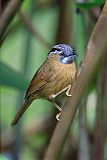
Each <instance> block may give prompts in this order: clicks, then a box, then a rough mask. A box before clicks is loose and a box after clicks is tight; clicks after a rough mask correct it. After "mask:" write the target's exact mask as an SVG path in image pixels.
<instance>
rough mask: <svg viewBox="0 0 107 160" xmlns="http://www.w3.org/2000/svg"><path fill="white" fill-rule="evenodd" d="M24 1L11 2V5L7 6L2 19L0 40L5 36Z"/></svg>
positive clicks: (0, 22)
mask: <svg viewBox="0 0 107 160" xmlns="http://www.w3.org/2000/svg"><path fill="white" fill-rule="evenodd" d="M22 1H23V0H10V1H9V3H8V4H7V6H6V8H5V10H4V12H3V14H2V16H1V19H0V39H1V38H2V36H3V35H4V33H5V31H6V29H7V27H8V25H9V24H10V22H11V21H12V19H13V17H14V15H15V14H16V12H17V10H18V9H19V7H20V5H21V3H22Z"/></svg>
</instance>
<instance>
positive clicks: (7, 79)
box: [0, 62, 29, 91]
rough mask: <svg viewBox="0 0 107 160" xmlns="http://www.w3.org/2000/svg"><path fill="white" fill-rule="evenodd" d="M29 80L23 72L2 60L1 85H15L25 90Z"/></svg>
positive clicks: (0, 70) (0, 64)
mask: <svg viewBox="0 0 107 160" xmlns="http://www.w3.org/2000/svg"><path fill="white" fill-rule="evenodd" d="M28 82H29V81H28V80H27V79H26V78H25V77H24V75H22V74H21V73H19V72H17V71H15V70H14V69H12V68H11V67H9V66H8V65H6V64H4V63H3V62H0V85H4V86H9V87H13V88H16V89H19V90H21V91H24V90H25V89H26V88H27V86H28Z"/></svg>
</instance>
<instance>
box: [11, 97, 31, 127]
mask: <svg viewBox="0 0 107 160" xmlns="http://www.w3.org/2000/svg"><path fill="white" fill-rule="evenodd" d="M31 103H32V101H29V100H27V99H26V100H25V102H24V103H23V104H22V106H21V108H20V110H19V111H18V112H17V114H16V116H15V118H14V119H13V121H12V123H11V126H12V127H14V126H15V125H16V124H17V122H18V121H19V119H20V118H21V117H22V116H23V114H24V112H25V111H26V110H27V108H28V107H29V105H30V104H31Z"/></svg>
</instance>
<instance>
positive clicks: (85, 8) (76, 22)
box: [0, 0, 107, 160]
mask: <svg viewBox="0 0 107 160" xmlns="http://www.w3.org/2000/svg"><path fill="white" fill-rule="evenodd" d="M104 2H105V1H104V0H100V1H99V0H91V1H88V2H85V1H84V2H81V3H80V2H79V1H78V2H77V1H66V2H64V1H60V0H59V1H53V0H40V1H37V0H36V1H35V0H32V1H30V0H28V1H24V2H23V4H22V6H21V10H22V11H24V13H25V15H26V16H28V17H29V18H30V20H31V23H32V25H33V27H34V29H35V30H37V32H38V33H39V34H40V35H41V36H42V37H43V39H44V40H45V41H46V42H47V43H49V44H50V45H54V44H56V42H58V41H57V38H56V37H58V35H57V34H58V27H59V26H60V24H59V20H60V16H61V15H60V14H59V13H60V11H61V8H60V7H61V5H59V4H60V3H69V7H71V9H70V11H71V14H72V20H71V19H68V20H69V21H72V23H71V25H72V26H71V30H72V32H71V33H72V34H70V36H71V39H72V44H73V45H74V47H75V50H76V52H77V54H78V55H79V56H78V58H77V61H76V63H77V66H79V65H80V62H81V60H82V58H83V57H84V52H85V47H86V44H87V42H88V39H89V37H90V35H91V32H92V30H93V27H94V25H95V23H96V21H95V20H94V19H93V17H92V16H91V15H94V12H91V9H94V8H96V7H97V9H101V8H102V6H103V4H104ZM63 6H65V5H63ZM64 11H65V8H64ZM95 11H96V10H95ZM32 12H33V13H32ZM66 12H67V9H66ZM66 14H67V13H65V15H66ZM94 16H96V14H95V15H94ZM65 17H66V16H65ZM62 18H63V19H64V17H62ZM67 18H68V17H67ZM67 18H65V21H64V22H63V23H65V22H67V20H66V19H67ZM97 18H98V17H96V19H97ZM63 26H65V24H63ZM63 26H62V27H63ZM60 30H61V31H62V30H63V29H62V28H61V26H60ZM8 31H9V32H8V34H7V36H6V37H5V39H4V41H3V43H2V46H1V53H0V54H1V57H0V61H1V62H0V69H1V71H0V85H1V128H2V130H1V131H2V155H1V157H0V159H1V160H3V159H7V160H9V159H10V160H12V159H15V160H17V159H20V160H25V159H26V160H34V159H37V160H40V159H43V155H44V152H45V150H46V148H47V145H48V143H49V140H50V137H51V135H52V133H53V130H54V127H55V124H56V120H55V116H54V113H55V111H56V109H54V108H53V107H52V106H51V103H50V102H47V101H42V100H36V101H35V102H33V104H32V105H31V107H29V110H28V112H26V114H25V115H24V116H23V118H22V119H23V123H22V124H21V125H20V126H19V128H18V131H19V132H20V135H21V136H20V137H18V134H15V131H14V130H16V129H13V128H11V126H10V123H11V120H12V118H13V117H14V115H15V113H16V111H15V110H17V108H18V106H19V103H21V100H20V101H19V99H20V98H19V96H20V97H21V98H23V95H22V94H23V92H24V91H25V90H26V88H27V86H28V83H29V81H30V80H31V78H32V76H33V75H34V73H35V71H37V69H38V68H39V67H40V65H41V64H42V63H43V62H44V60H45V58H46V56H47V53H48V51H49V48H47V46H46V45H45V44H44V43H43V41H41V40H40V39H39V38H38V35H37V36H34V35H33V34H32V33H31V32H30V30H29V29H28V26H26V24H24V22H23V21H22V20H21V17H20V14H19V12H17V14H16V16H15V17H14V19H13V20H12V22H11V24H10V25H9V27H8ZM63 32H66V27H65V28H64V31H63ZM63 32H62V34H63ZM62 37H63V39H64V36H62ZM63 41H64V40H63ZM66 42H67V40H65V43H66ZM70 44H71V43H70ZM98 75H99V67H98V68H97V70H96V71H95V72H94V74H93V77H92V79H91V80H90V84H89V86H88V87H87V92H88V95H87V102H86V116H87V130H88V133H87V134H88V135H87V137H88V139H89V148H90V155H91V158H90V159H93V157H92V156H93V152H94V150H93V148H92V145H94V146H95V144H94V136H95V134H94V132H95V130H94V127H95V117H96V104H97V96H98V95H97V94H98V93H97V81H98ZM83 98H84V97H83ZM105 98H107V97H105ZM77 117H78V115H76V118H75V120H74V123H73V126H72V127H71V131H70V135H69V137H68V140H67V142H66V145H65V148H64V151H63V154H62V159H68V160H69V159H73V160H76V159H79V157H78V150H79V148H78V137H79V133H80V130H79V122H78V120H77V119H78V118H77ZM79 138H80V137H79ZM14 139H16V140H15V141H14ZM19 139H20V140H21V143H20V144H19V153H17V149H16V150H15V147H14V146H16V147H17V145H16V144H17V141H20V140H19ZM68 141H69V142H68ZM104 145H105V148H104V158H105V159H107V154H106V149H107V142H105V144H104ZM83 147H84V146H83ZM69 148H70V151H69ZM71 151H72V152H71ZM16 155H17V156H16ZM16 157H17V158H16ZM99 160H100V159H99Z"/></svg>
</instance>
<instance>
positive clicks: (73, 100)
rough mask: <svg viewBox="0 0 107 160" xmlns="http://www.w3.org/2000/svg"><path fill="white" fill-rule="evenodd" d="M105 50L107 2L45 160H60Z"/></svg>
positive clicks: (106, 46) (106, 45)
mask: <svg viewBox="0 0 107 160" xmlns="http://www.w3.org/2000/svg"><path fill="white" fill-rule="evenodd" d="M105 50H106V51H107V0H106V3H105V6H104V8H103V11H102V13H101V15H100V17H99V19H98V22H97V24H96V26H95V28H94V31H93V33H92V36H91V38H90V40H89V43H88V46H87V49H86V55H85V57H84V59H83V62H82V63H81V67H80V69H79V70H78V73H77V79H76V80H75V82H74V84H73V86H72V89H71V95H72V97H70V98H68V99H67V100H66V102H65V105H64V109H63V111H62V114H61V118H60V119H61V121H60V122H58V123H57V125H56V128H55V131H54V133H53V136H52V138H51V141H50V144H49V147H48V149H47V151H46V154H45V157H44V160H50V159H51V160H57V159H59V156H60V153H61V151H62V148H63V145H64V142H65V140H66V137H67V135H68V132H69V129H70V126H71V124H72V122H73V119H74V116H75V113H76V111H77V108H78V107H77V106H78V103H79V100H80V98H81V96H82V94H83V92H84V90H85V88H86V86H87V85H88V83H89V80H90V78H91V76H92V73H93V71H94V69H95V67H96V66H97V64H98V62H99V61H100V59H101V57H102V56H104V53H105V52H104V51H105Z"/></svg>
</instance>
